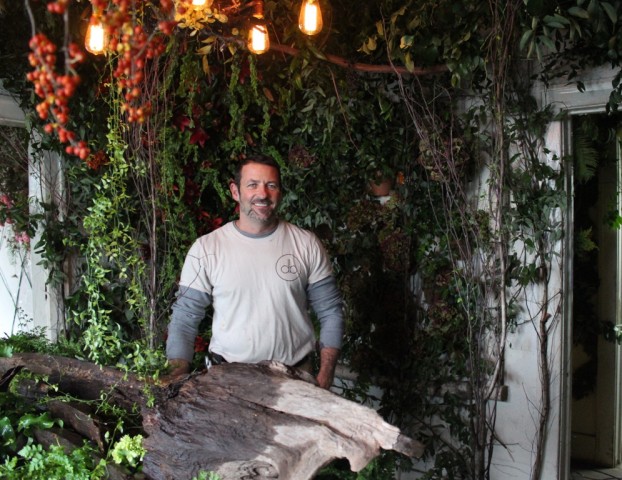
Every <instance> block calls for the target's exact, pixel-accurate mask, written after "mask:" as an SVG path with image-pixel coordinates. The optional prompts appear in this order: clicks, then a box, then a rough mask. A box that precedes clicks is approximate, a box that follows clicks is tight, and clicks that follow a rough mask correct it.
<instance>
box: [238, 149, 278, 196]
mask: <svg viewBox="0 0 622 480" xmlns="http://www.w3.org/2000/svg"><path fill="white" fill-rule="evenodd" d="M249 163H260V164H262V165H267V166H269V167H274V168H276V171H277V173H278V177H279V186H281V187H282V185H281V166H280V165H279V164H278V163H277V161H276V160H275V159H274V158H272V157H269V156H267V155H261V154H254V155H249V156H248V157H245V158H243V159H242V160H240V161H239V162H238V166H237V168H236V170H235V177H234V178H233V181H234V182H235V184H236V185H237V186H238V188H240V182H241V181H242V168H243V167H244V165H248V164H249Z"/></svg>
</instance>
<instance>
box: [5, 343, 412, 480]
mask: <svg viewBox="0 0 622 480" xmlns="http://www.w3.org/2000/svg"><path fill="white" fill-rule="evenodd" d="M21 368H25V369H27V370H29V371H31V372H33V373H38V374H43V375H48V376H49V378H50V382H54V383H56V384H58V385H59V388H60V390H61V391H62V392H66V393H71V394H72V395H76V396H78V397H80V398H84V399H95V398H99V395H100V393H101V392H106V394H107V395H108V398H109V399H110V401H111V402H113V403H115V404H117V405H119V406H121V407H123V408H126V409H127V408H132V405H138V406H139V407H140V409H141V412H142V418H143V428H144V430H145V433H146V434H147V438H146V439H145V442H144V446H145V448H146V449H147V452H148V453H147V454H146V456H145V459H144V464H143V471H144V474H145V475H146V476H147V477H148V478H151V479H153V480H160V479H162V480H164V479H167V480H168V479H170V480H173V479H174V480H184V479H191V478H193V477H195V476H197V475H198V474H199V473H200V472H201V471H206V472H207V471H214V472H216V473H218V474H219V475H220V476H221V477H222V478H223V479H225V480H229V479H231V480H237V479H240V480H241V479H245V480H251V479H275V478H280V479H286V480H289V479H296V480H299V479H300V480H303V479H307V478H312V477H313V476H314V475H315V474H316V473H317V471H318V470H319V469H321V468H322V467H323V466H324V465H326V464H328V463H330V462H331V461H332V460H333V459H338V458H345V459H347V460H348V461H349V462H350V466H351V468H352V470H354V471H358V470H360V469H362V468H363V467H365V465H367V463H369V461H371V460H372V459H373V458H374V457H376V456H377V455H378V454H379V453H380V451H381V449H384V450H395V451H397V452H400V453H402V454H404V455H407V456H411V457H419V456H420V455H421V454H422V452H423V448H422V445H421V444H420V443H418V442H416V441H414V440H412V439H410V438H408V437H406V436H404V435H402V433H401V432H400V431H399V429H397V428H396V427H394V426H392V425H390V424H388V423H386V422H384V421H383V420H382V418H381V417H380V416H379V415H378V414H377V413H376V412H375V411H374V410H372V409H369V408H367V407H364V406H361V405H359V404H357V403H354V402H351V401H349V400H346V399H344V398H342V397H339V396H338V395H335V394H334V393H331V392H329V391H326V390H322V389H320V388H318V387H316V386H315V385H313V384H312V383H310V382H309V381H306V379H305V378H304V377H305V375H306V374H304V373H303V372H300V371H297V370H293V369H290V368H288V367H285V366H284V365H282V364H279V363H276V362H266V363H263V364H259V365H247V364H235V363H233V364H225V365H218V366H215V367H212V368H211V369H210V371H209V372H204V373H201V374H195V375H189V376H188V377H186V378H184V379H183V380H182V381H180V382H179V383H176V384H173V385H170V386H168V387H159V386H152V392H153V394H154V395H155V398H156V402H155V405H154V406H153V407H151V408H148V407H147V406H146V401H145V396H144V395H145V393H144V392H145V386H146V385H145V383H144V382H142V381H141V380H139V379H137V378H136V377H134V376H132V375H127V374H124V373H123V372H121V371H119V370H115V369H112V368H100V367H98V366H96V365H94V364H92V363H88V362H81V361H79V360H73V359H69V358H64V357H52V356H45V355H36V354H22V355H16V356H14V357H12V358H0V377H1V378H2V379H1V380H0V387H1V386H2V385H6V383H7V382H10V377H11V375H12V373H13V372H16V371H18V370H19V369H21Z"/></svg>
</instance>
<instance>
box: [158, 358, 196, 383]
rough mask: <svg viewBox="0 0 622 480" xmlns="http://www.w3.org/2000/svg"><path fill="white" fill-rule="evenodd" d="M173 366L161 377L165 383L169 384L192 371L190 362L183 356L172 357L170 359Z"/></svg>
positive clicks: (169, 362)
mask: <svg viewBox="0 0 622 480" xmlns="http://www.w3.org/2000/svg"><path fill="white" fill-rule="evenodd" d="M168 364H169V365H170V367H171V371H170V372H169V373H168V374H166V375H165V376H163V377H162V378H160V381H161V382H162V383H164V384H169V383H172V382H175V381H176V380H179V379H180V378H181V377H183V376H184V375H187V374H188V372H190V362H189V361H187V360H183V359H181V358H171V359H169V361H168Z"/></svg>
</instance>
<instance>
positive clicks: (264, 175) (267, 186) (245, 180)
mask: <svg viewBox="0 0 622 480" xmlns="http://www.w3.org/2000/svg"><path fill="white" fill-rule="evenodd" d="M241 174H242V176H241V179H240V187H239V188H238V186H237V185H236V184H235V183H231V185H230V186H229V188H230V190H231V195H232V196H233V199H234V200H235V201H236V202H238V203H239V204H240V221H242V222H246V221H249V222H252V223H253V224H258V223H259V224H263V225H272V224H273V223H274V221H275V220H276V209H277V207H278V205H279V203H280V201H281V185H280V182H279V173H278V170H277V169H276V168H274V167H271V166H269V165H263V164H261V163H249V164H247V165H244V166H243V167H242V172H241Z"/></svg>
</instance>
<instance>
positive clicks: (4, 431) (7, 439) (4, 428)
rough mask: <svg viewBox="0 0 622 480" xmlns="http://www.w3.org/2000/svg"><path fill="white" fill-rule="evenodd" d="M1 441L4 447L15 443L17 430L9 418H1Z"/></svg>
mask: <svg viewBox="0 0 622 480" xmlns="http://www.w3.org/2000/svg"><path fill="white" fill-rule="evenodd" d="M0 439H2V444H3V445H4V446H9V445H13V444H14V443H15V430H13V425H11V421H10V420H9V418H8V417H2V418H0Z"/></svg>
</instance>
